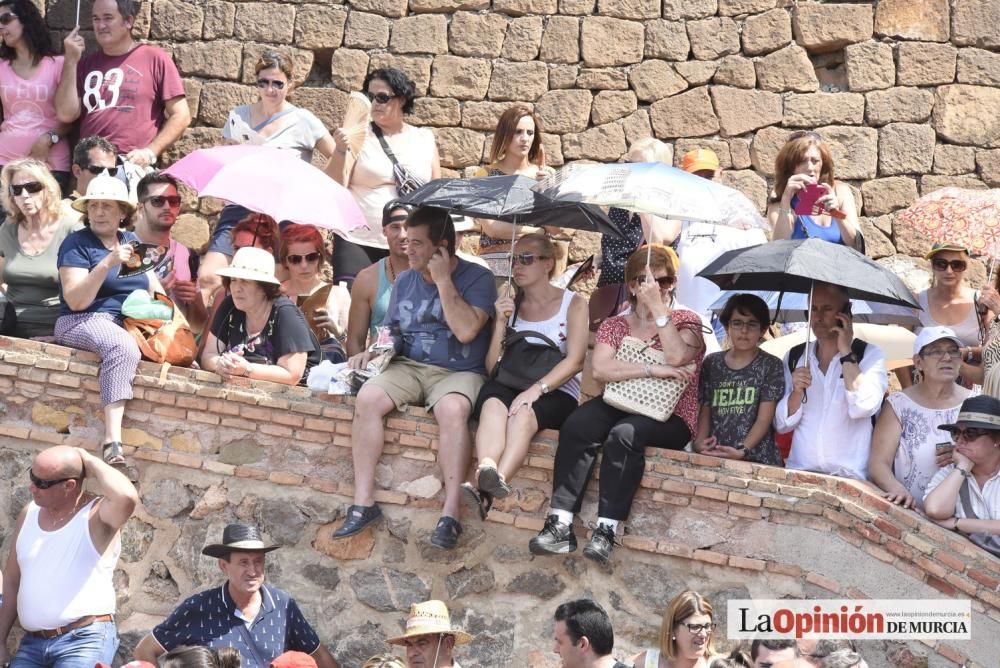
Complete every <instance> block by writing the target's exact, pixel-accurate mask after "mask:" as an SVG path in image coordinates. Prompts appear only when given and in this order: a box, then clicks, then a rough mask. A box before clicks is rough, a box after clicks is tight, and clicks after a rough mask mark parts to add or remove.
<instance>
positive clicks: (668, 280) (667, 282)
mask: <svg viewBox="0 0 1000 668" xmlns="http://www.w3.org/2000/svg"><path fill="white" fill-rule="evenodd" d="M635 280H636V281H637V282H638V283H639V285H642V284H643V283H645V282H646V277H645V276H639V277H638V278H636V279H635ZM653 280H654V281H656V282H657V283H659V284H660V289H666V288H669V287H670V286H671V285H673V284H674V280H675V279H674V277H673V276H660V277H659V278H654V279H653Z"/></svg>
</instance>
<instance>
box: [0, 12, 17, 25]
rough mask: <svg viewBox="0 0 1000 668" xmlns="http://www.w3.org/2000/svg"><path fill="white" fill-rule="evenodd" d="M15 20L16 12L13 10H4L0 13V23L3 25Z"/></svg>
mask: <svg viewBox="0 0 1000 668" xmlns="http://www.w3.org/2000/svg"><path fill="white" fill-rule="evenodd" d="M16 20H17V14H15V13H14V12H4V13H3V14H0V25H4V26H6V25H10V24H11V23H13V22H14V21H16Z"/></svg>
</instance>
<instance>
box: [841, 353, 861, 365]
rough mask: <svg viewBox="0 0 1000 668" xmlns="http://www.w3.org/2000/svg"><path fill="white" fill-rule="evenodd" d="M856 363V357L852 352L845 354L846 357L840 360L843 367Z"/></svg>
mask: <svg viewBox="0 0 1000 668" xmlns="http://www.w3.org/2000/svg"><path fill="white" fill-rule="evenodd" d="M857 363H858V356H857V355H855V354H854V352H853V351H851V352H849V353H847V354H846V355H844V356H843V357H841V358H840V364H841V366H843V365H844V364H857Z"/></svg>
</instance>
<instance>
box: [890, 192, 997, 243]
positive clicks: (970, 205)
mask: <svg viewBox="0 0 1000 668" xmlns="http://www.w3.org/2000/svg"><path fill="white" fill-rule="evenodd" d="M896 224H898V225H907V226H909V227H912V228H913V229H914V230H915V231H916V232H917V233H918V234H920V235H921V236H923V237H925V238H927V239H929V240H930V241H932V242H935V243H939V242H947V243H952V244H958V245H960V246H965V247H966V248H968V249H969V252H971V253H973V254H975V255H988V256H990V257H992V258H993V259H994V260H996V259H997V258H998V256H1000V190H996V189H995V190H966V189H963V188H941V189H940V190H935V191H934V192H932V193H930V194H929V195H924V196H923V197H921V198H920V199H918V200H917V201H916V202H914V203H913V204H912V205H910V207H909V208H907V209H905V210H903V211H900V212H899V213H898V214H896Z"/></svg>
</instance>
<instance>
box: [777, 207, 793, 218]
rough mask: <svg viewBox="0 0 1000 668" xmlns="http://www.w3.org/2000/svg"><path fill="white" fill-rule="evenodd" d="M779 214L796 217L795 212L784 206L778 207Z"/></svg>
mask: <svg viewBox="0 0 1000 668" xmlns="http://www.w3.org/2000/svg"><path fill="white" fill-rule="evenodd" d="M778 213H787V214H788V215H789V216H793V215H795V212H794V211H793V210H792V209H789V208H787V207H783V206H779V207H778Z"/></svg>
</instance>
